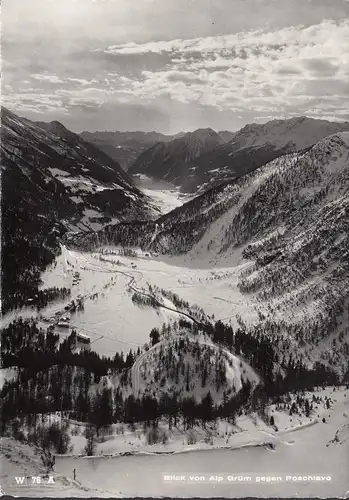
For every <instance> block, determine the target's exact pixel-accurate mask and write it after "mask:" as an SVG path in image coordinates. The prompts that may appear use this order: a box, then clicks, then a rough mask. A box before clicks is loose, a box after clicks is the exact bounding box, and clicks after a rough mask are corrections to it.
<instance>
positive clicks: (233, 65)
mask: <svg viewBox="0 0 349 500" xmlns="http://www.w3.org/2000/svg"><path fill="white" fill-rule="evenodd" d="M2 22H3V26H2V27H3V37H2V67H3V83H2V94H3V103H4V104H5V105H6V106H7V107H9V108H10V109H11V110H13V111H15V112H17V113H18V114H20V115H22V116H26V117H28V118H31V119H36V120H46V121H50V120H59V121H62V122H63V123H64V124H65V125H66V126H68V127H69V128H71V129H72V130H74V131H77V132H80V131H82V130H90V131H94V130H157V131H160V132H164V133H176V132H179V131H180V130H185V131H186V130H193V129H195V128H199V127H208V126H210V127H212V128H214V129H217V130H222V129H228V130H236V129H238V128H240V127H242V126H243V125H245V124H246V123H251V122H265V121H268V120H270V119H274V118H284V117H293V116H297V115H307V116H310V117H314V118H326V119H330V120H343V121H344V120H349V0H133V1H132V0H4V1H3V6H2Z"/></svg>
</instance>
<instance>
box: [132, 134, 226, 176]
mask: <svg viewBox="0 0 349 500" xmlns="http://www.w3.org/2000/svg"><path fill="white" fill-rule="evenodd" d="M223 143H224V139H223V138H222V137H221V136H220V135H219V134H217V132H215V131H214V130H212V129H198V130H195V131H194V132H188V133H187V134H185V135H183V136H182V137H178V138H176V139H174V140H172V141H169V142H158V143H157V144H155V145H154V146H153V147H152V148H150V149H148V150H147V151H145V152H144V153H142V154H141V155H140V156H139V157H138V158H137V160H136V161H135V162H134V163H133V164H132V166H131V167H130V168H129V173H130V174H131V175H137V174H144V175H147V176H148V177H153V178H155V179H161V180H165V181H167V182H173V183H174V184H176V183H177V184H179V185H180V184H181V182H182V178H183V176H184V177H185V176H187V175H188V165H190V164H191V163H192V162H193V161H194V160H195V159H196V158H198V157H200V156H201V155H202V154H204V153H207V152H208V151H212V150H214V149H215V148H216V147H217V146H219V145H221V144H223Z"/></svg>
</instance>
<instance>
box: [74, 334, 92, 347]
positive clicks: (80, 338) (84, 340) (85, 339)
mask: <svg viewBox="0 0 349 500" xmlns="http://www.w3.org/2000/svg"><path fill="white" fill-rule="evenodd" d="M75 346H76V348H77V349H90V346H91V339H90V337H89V336H88V335H84V334H83V333H77V334H76V344H75Z"/></svg>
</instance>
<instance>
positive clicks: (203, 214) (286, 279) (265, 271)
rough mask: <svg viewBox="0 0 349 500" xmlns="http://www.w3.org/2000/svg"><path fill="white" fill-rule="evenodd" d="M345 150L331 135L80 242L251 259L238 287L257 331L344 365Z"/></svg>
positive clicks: (204, 259)
mask: <svg viewBox="0 0 349 500" xmlns="http://www.w3.org/2000/svg"><path fill="white" fill-rule="evenodd" d="M348 155H349V133H348V132H344V133H338V134H334V135H332V136H329V137H327V138H325V139H323V140H321V141H319V142H318V143H317V144H316V145H315V146H314V147H312V148H311V149H310V150H308V151H307V152H304V153H291V154H289V155H285V156H283V157H281V158H278V159H276V160H274V161H272V162H271V163H269V164H267V165H266V166H264V167H262V168H260V169H258V170H256V171H255V172H252V173H251V174H249V175H246V176H244V177H243V178H240V179H238V180H236V181H233V182H228V183H227V184H226V185H221V186H219V187H216V188H214V189H212V190H210V191H207V192H206V193H204V194H203V195H201V196H198V197H196V198H195V199H194V200H192V201H190V202H189V203H186V204H185V205H183V206H182V207H179V208H177V209H175V210H173V211H172V212H170V213H169V214H166V215H164V216H163V217H161V218H160V219H158V220H157V221H156V222H154V223H141V222H140V223H137V224H124V225H122V224H121V225H118V226H109V227H106V228H105V229H104V230H103V231H101V232H100V233H99V234H98V239H97V236H96V235H86V236H84V235H80V236H78V237H76V239H75V243H76V244H77V245H81V247H82V248H86V249H88V248H91V247H96V246H98V245H101V244H107V243H112V244H115V245H120V244H122V245H130V246H140V247H141V248H143V249H144V250H146V251H148V252H149V251H150V252H154V253H156V254H164V255H172V256H175V255H181V254H182V255H183V257H182V259H184V263H185V265H187V266H189V265H190V266H196V267H200V266H216V267H217V266H235V265H236V264H237V263H239V262H244V261H245V262H250V266H249V267H248V268H247V269H246V270H245V271H244V273H243V274H241V275H240V278H239V288H240V291H241V292H242V293H243V294H245V296H246V298H247V296H253V297H254V298H255V299H256V300H257V301H258V302H259V303H260V305H261V309H262V310H263V314H262V318H264V319H263V321H262V322H261V325H260V328H262V330H263V329H267V330H269V331H273V332H275V334H276V335H279V334H280V335H284V334H287V335H292V336H293V337H294V338H296V339H297V345H298V346H299V348H300V351H299V352H303V351H304V352H305V353H306V355H307V356H308V357H309V356H312V357H313V359H314V358H315V357H320V358H321V359H326V360H327V361H328V362H329V363H331V364H333V365H336V364H337V365H338V363H339V362H344V360H345V358H346V356H347V355H348V318H347V308H348V303H349V302H348V289H347V282H348V279H349V253H348V248H349V240H348V237H349V236H348V235H349V231H348V227H349V192H348V188H349V158H348ZM310 342H311V343H315V347H311V348H310V349H309V343H310ZM318 344H319V347H316V346H317V345H318ZM329 349H330V350H329Z"/></svg>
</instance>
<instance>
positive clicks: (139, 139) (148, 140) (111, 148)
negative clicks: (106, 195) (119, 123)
mask: <svg viewBox="0 0 349 500" xmlns="http://www.w3.org/2000/svg"><path fill="white" fill-rule="evenodd" d="M181 135H182V134H177V135H176V136H172V135H164V134H160V133H158V132H141V131H138V132H137V131H136V132H118V131H116V132H98V131H96V132H87V131H85V132H81V134H80V137H81V138H82V139H84V141H87V142H90V143H91V144H93V145H94V146H96V147H97V148H98V149H100V150H101V151H104V153H106V154H107V155H108V156H110V158H113V160H115V161H117V162H118V163H119V164H120V166H121V167H122V168H123V169H124V170H126V171H127V170H128V169H129V167H130V166H131V165H132V163H133V162H134V161H135V160H136V159H137V158H138V156H139V155H140V154H141V153H143V151H145V150H147V149H149V148H151V147H152V146H154V144H156V143H157V142H167V141H171V140H172V139H175V138H176V137H177V136H178V137H179V136H181Z"/></svg>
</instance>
